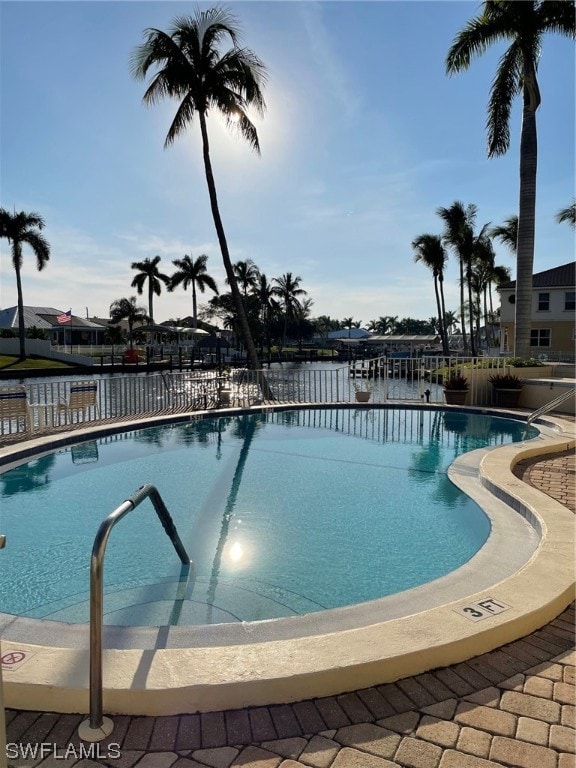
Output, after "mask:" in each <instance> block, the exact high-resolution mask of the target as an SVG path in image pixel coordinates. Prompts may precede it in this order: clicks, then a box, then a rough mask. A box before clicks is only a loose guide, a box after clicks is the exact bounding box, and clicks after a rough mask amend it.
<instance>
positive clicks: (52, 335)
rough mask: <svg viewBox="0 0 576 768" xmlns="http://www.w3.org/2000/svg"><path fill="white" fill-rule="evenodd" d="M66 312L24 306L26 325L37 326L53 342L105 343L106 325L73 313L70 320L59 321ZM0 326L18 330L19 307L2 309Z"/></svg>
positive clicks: (50, 308) (65, 343)
mask: <svg viewBox="0 0 576 768" xmlns="http://www.w3.org/2000/svg"><path fill="white" fill-rule="evenodd" d="M64 314H65V312H63V311H62V310H59V309H55V308H54V307H24V327H25V328H26V330H29V329H30V328H33V327H36V328H38V329H41V330H43V331H44V332H45V333H46V338H47V339H48V340H49V341H51V342H52V343H53V344H59V345H62V346H64V345H67V344H73V345H78V344H103V343H104V331H105V327H104V326H103V325H102V324H101V323H95V322H93V321H92V320H88V319H85V318H83V317H77V316H76V315H71V317H70V321H69V322H66V323H59V322H58V317H62V316H63V315H64ZM0 328H1V329H8V328H10V329H12V330H14V331H15V332H16V333H17V332H18V307H9V308H8V309H2V310H0Z"/></svg>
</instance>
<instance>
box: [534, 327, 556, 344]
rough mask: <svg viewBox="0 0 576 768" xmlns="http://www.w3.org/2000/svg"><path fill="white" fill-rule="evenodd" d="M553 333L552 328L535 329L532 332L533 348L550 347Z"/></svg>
mask: <svg viewBox="0 0 576 768" xmlns="http://www.w3.org/2000/svg"><path fill="white" fill-rule="evenodd" d="M550 337H551V331H550V328H533V329H532V330H531V331H530V346H531V347H549V346H550Z"/></svg>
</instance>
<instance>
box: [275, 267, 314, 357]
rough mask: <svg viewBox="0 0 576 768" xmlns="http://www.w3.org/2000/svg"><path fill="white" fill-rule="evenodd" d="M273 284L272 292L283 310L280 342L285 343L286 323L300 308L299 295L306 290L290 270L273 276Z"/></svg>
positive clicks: (302, 294)
mask: <svg viewBox="0 0 576 768" xmlns="http://www.w3.org/2000/svg"><path fill="white" fill-rule="evenodd" d="M272 282H273V283H276V285H275V286H274V294H275V296H277V297H278V299H279V302H280V306H281V307H282V310H283V312H284V332H283V334H282V344H283V345H284V344H285V343H286V330H287V328H288V323H289V322H290V321H292V320H293V319H294V317H295V316H296V314H297V312H298V311H299V309H300V306H301V305H300V297H301V296H306V295H307V291H305V290H304V288H300V283H301V282H302V278H301V277H299V276H298V277H294V276H293V275H292V272H285V273H284V274H283V275H281V276H280V277H274V278H273V279H272Z"/></svg>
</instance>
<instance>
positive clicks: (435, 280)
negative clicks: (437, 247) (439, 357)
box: [434, 275, 448, 355]
mask: <svg viewBox="0 0 576 768" xmlns="http://www.w3.org/2000/svg"><path fill="white" fill-rule="evenodd" d="M434 294H435V296H436V310H437V312H438V330H439V331H440V339H441V341H442V350H443V352H444V354H445V355H447V354H448V352H447V350H446V337H445V334H444V324H443V323H442V305H441V304H440V292H439V290H438V276H437V275H434Z"/></svg>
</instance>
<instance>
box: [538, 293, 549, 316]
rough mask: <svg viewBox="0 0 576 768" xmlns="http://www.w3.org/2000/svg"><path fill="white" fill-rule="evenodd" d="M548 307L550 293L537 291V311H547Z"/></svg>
mask: <svg viewBox="0 0 576 768" xmlns="http://www.w3.org/2000/svg"><path fill="white" fill-rule="evenodd" d="M549 309H550V294H549V293H548V292H546V293H539V294H538V312H548V310H549Z"/></svg>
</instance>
